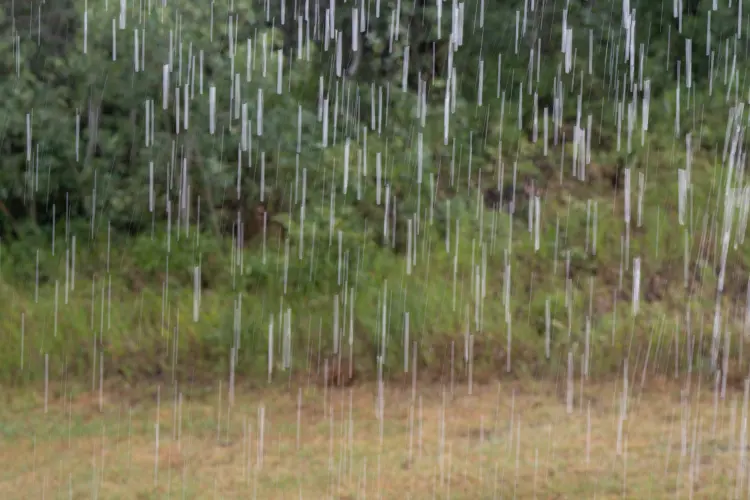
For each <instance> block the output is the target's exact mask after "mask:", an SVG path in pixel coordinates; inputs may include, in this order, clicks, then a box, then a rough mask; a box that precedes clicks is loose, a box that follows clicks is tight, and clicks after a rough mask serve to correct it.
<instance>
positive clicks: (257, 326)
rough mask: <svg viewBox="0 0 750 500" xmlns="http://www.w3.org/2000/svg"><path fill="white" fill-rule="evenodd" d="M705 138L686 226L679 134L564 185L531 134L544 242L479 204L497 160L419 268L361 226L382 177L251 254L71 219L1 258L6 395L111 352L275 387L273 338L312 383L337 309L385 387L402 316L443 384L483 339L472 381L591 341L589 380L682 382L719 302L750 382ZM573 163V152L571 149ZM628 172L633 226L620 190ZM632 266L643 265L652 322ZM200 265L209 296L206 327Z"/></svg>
mask: <svg viewBox="0 0 750 500" xmlns="http://www.w3.org/2000/svg"><path fill="white" fill-rule="evenodd" d="M686 112H688V111H686ZM712 119H713V118H712ZM657 125H658V124H657ZM657 125H654V127H655V128H658V127H657ZM714 128H717V127H714ZM655 133H656V132H655ZM655 137H656V136H655ZM667 137H668V136H667ZM704 140H705V142H703V143H702V144H703V145H702V146H701V148H698V149H697V150H696V152H695V154H694V158H693V161H692V176H693V188H692V189H693V191H692V192H693V195H692V198H690V200H692V201H691V202H690V204H689V206H688V209H689V210H688V211H687V214H688V216H687V218H686V224H685V225H680V224H679V223H678V216H677V207H676V192H673V191H675V190H676V187H675V184H676V183H675V173H674V170H673V165H674V164H675V162H679V161H681V160H680V158H679V156H680V155H679V154H671V151H672V150H673V149H674V148H676V146H675V145H674V144H673V145H671V146H670V145H669V144H668V142H669V140H668V139H667V140H662V141H659V140H657V139H654V140H653V141H652V142H647V144H646V146H645V147H644V148H643V149H642V150H640V149H639V150H637V151H635V152H634V153H632V154H631V155H630V156H627V157H626V155H622V154H619V153H616V152H606V151H605V150H604V149H601V150H598V151H595V152H594V153H593V154H592V164H591V166H590V167H589V169H588V170H589V175H588V177H587V180H586V181H585V182H581V181H579V180H577V179H573V178H572V177H571V175H570V173H568V172H567V167H565V169H564V170H563V171H562V172H557V171H555V170H557V169H558V167H550V165H552V164H553V163H557V162H558V160H557V159H555V157H558V158H562V157H561V156H560V155H561V154H562V151H561V149H560V148H559V147H557V148H551V152H550V154H549V162H547V160H546V159H545V157H544V156H543V154H542V152H541V145H540V144H533V143H531V142H528V141H527V140H526V139H524V138H519V139H518V143H517V146H518V151H519V162H518V169H519V172H522V173H524V172H525V173H526V174H529V175H534V176H535V177H536V178H537V180H538V181H539V182H540V183H541V184H542V185H544V187H545V194H544V196H543V197H542V200H541V222H540V238H539V245H538V247H537V246H536V245H535V241H534V233H533V232H529V231H528V229H527V221H526V212H523V213H519V214H518V216H517V217H510V216H509V215H508V214H507V213H505V212H494V211H491V210H486V209H485V208H484V206H483V204H482V203H481V197H480V196H479V195H480V191H479V190H480V188H484V187H486V186H487V185H493V184H494V183H495V180H493V179H495V177H496V175H497V174H496V172H495V171H494V168H495V167H494V166H492V164H488V165H485V166H483V167H482V169H483V170H484V171H485V174H486V175H485V174H483V176H481V178H482V179H483V181H482V183H481V184H479V183H478V179H479V177H480V176H478V175H475V176H474V177H475V178H476V179H477V182H475V183H474V184H473V185H472V186H471V190H470V191H468V192H466V193H465V192H464V190H463V189H460V188H459V186H458V181H456V185H454V186H450V185H446V186H444V187H440V186H441V182H442V181H439V180H438V182H437V186H438V188H437V193H436V196H435V204H434V207H435V210H434V214H433V216H432V217H430V216H429V214H428V211H427V208H428V207H423V208H422V210H423V212H424V213H422V214H421V215H420V216H419V218H420V220H421V221H422V222H421V223H422V226H423V227H421V229H420V232H419V233H418V234H415V237H414V243H413V245H412V252H413V255H412V265H411V269H409V266H407V262H406V261H407V258H406V256H405V254H404V252H405V251H406V248H402V249H401V250H400V251H393V250H392V249H391V248H388V247H385V248H384V247H383V246H382V245H381V244H379V243H378V241H381V240H382V236H379V235H380V234H381V233H382V220H381V219H380V217H381V216H382V214H381V215H380V216H378V215H377V212H374V215H373V214H370V215H369V216H368V215H366V214H365V213H360V208H361V207H362V206H363V205H367V204H370V205H371V206H372V207H375V208H378V207H376V205H375V204H374V203H373V200H371V199H370V197H373V198H374V193H373V191H374V189H373V185H372V184H373V183H374V180H373V179H370V178H365V179H364V180H363V183H364V185H365V188H366V189H364V192H365V195H364V198H365V200H366V203H365V202H363V203H361V204H357V203H356V202H355V200H354V199H353V196H354V194H352V193H351V191H350V194H349V195H348V196H349V198H351V199H346V196H344V195H343V194H342V193H339V194H337V196H341V197H343V198H344V201H343V202H340V203H338V204H337V206H339V207H341V206H343V208H335V209H334V210H335V211H334V218H333V219H331V217H330V214H329V212H328V209H326V204H325V203H324V204H322V205H321V206H320V207H318V209H319V210H317V209H316V210H317V211H318V212H320V213H319V214H318V218H315V217H313V216H312V215H311V216H309V217H308V218H307V219H306V220H307V222H306V223H305V225H304V226H302V227H300V225H299V224H298V222H299V221H296V222H295V220H296V219H295V217H297V216H293V217H292V218H291V219H289V218H288V217H287V218H286V219H285V222H284V225H285V226H286V228H287V232H286V235H285V236H283V237H282V236H281V234H278V233H270V232H269V233H268V235H267V237H265V238H264V237H263V236H262V235H256V236H255V238H254V239H252V240H250V241H248V242H246V244H245V247H244V248H243V250H242V252H237V251H236V247H235V248H234V249H233V248H232V244H231V242H230V241H229V239H228V238H226V239H222V238H217V237H216V236H215V235H212V234H209V233H206V232H202V233H200V234H198V233H197V232H196V228H195V225H194V224H193V226H192V227H191V230H190V232H189V233H185V232H184V231H182V232H180V231H178V230H177V228H176V225H175V226H173V227H172V229H171V234H168V231H167V228H166V227H163V226H158V225H157V226H155V227H154V230H153V231H152V232H151V233H150V234H149V233H145V234H140V235H136V236H128V235H124V234H121V233H119V232H115V231H113V232H112V233H109V232H108V228H107V226H106V223H104V222H101V220H103V217H101V218H100V223H99V224H100V225H99V226H97V227H96V228H95V231H94V237H93V238H91V236H90V235H91V229H90V227H89V226H88V224H86V223H80V224H78V225H76V223H75V221H74V222H72V223H71V227H67V225H66V224H65V223H64V221H60V223H59V224H58V226H57V232H56V237H55V238H56V239H55V241H56V244H55V245H56V252H55V253H54V255H53V253H52V237H51V235H50V234H46V235H42V236H38V235H37V236H36V237H29V238H25V239H23V240H20V241H11V242H3V243H2V244H0V318H1V319H0V323H1V324H2V328H0V332H1V333H0V335H1V336H2V342H3V345H4V346H5V347H6V349H4V350H3V354H2V355H0V356H2V361H3V362H2V363H0V366H1V367H2V368H0V380H1V381H2V382H3V383H4V384H11V385H16V384H20V383H24V382H27V381H32V380H36V381H39V380H41V379H42V378H43V374H44V366H45V365H44V363H45V361H44V359H45V356H48V358H49V361H48V363H49V369H50V370H53V371H58V372H62V371H67V372H70V373H72V374H75V375H78V376H95V375H94V374H93V372H94V371H96V370H97V369H96V363H99V362H100V361H101V360H99V359H96V358H97V357H99V356H102V355H103V356H104V358H103V361H104V367H105V368H104V370H105V374H106V375H107V376H109V375H119V376H122V377H124V378H126V379H129V380H136V379H138V378H139V377H144V376H155V375H158V374H160V373H164V372H167V371H170V370H173V369H174V370H175V371H176V372H177V373H178V374H180V375H182V376H187V375H190V373H191V371H198V372H200V373H204V374H205V375H206V377H207V378H210V379H213V378H215V376H216V375H217V374H224V373H226V372H227V371H228V370H229V365H230V363H229V357H230V354H229V353H230V349H231V348H232V346H233V345H234V344H235V339H239V342H240V344H241V345H242V347H241V348H240V349H239V350H238V352H237V356H238V358H237V363H236V368H237V370H238V373H240V374H246V375H257V376H261V375H263V374H264V373H265V372H266V371H267V366H268V331H269V327H270V326H271V325H273V331H274V338H275V341H274V345H273V347H274V352H275V353H274V358H275V360H276V361H280V360H281V359H282V347H283V345H284V342H285V340H284V334H285V333H288V334H289V337H290V346H291V358H292V359H291V364H292V365H295V367H296V368H297V369H299V368H300V367H301V366H304V365H305V364H306V362H307V361H306V360H307V359H308V358H309V357H310V356H311V355H312V354H313V353H315V355H316V356H320V355H321V353H322V355H323V356H326V355H328V354H329V353H330V352H331V351H332V347H333V343H334V340H333V337H334V333H333V330H334V324H335V323H336V320H335V314H334V313H335V311H336V307H337V305H336V303H337V302H338V311H339V318H338V320H339V322H338V326H339V329H340V330H339V332H338V335H339V337H340V339H339V341H340V342H341V343H342V345H346V343H347V342H348V339H349V336H350V335H351V337H352V342H353V350H352V355H354V356H356V358H357V360H356V363H357V365H358V367H359V369H360V370H361V371H362V372H363V373H366V374H368V375H369V376H374V374H375V373H377V370H378V368H377V356H378V355H379V354H381V353H384V352H385V354H386V355H385V357H384V360H383V361H384V372H385V374H386V375H387V376H390V375H391V374H394V375H398V373H400V372H401V371H403V369H402V368H400V367H401V366H402V365H403V362H402V360H403V358H404V351H405V349H407V347H406V346H405V344H404V343H405V338H406V327H405V325H406V314H407V313H408V315H409V325H410V332H409V333H410V334H409V339H410V344H411V343H412V342H416V343H417V344H416V349H417V358H416V361H417V363H418V364H419V366H420V367H422V368H423V369H429V370H434V371H436V372H440V371H441V370H444V367H445V363H446V362H448V361H449V359H450V352H451V350H453V351H454V352H455V353H458V354H456V355H458V356H459V357H461V353H462V352H463V351H464V344H465V343H466V341H467V338H468V337H467V333H468V334H471V335H473V336H474V342H475V349H474V360H473V367H472V369H473V370H475V375H476V376H480V377H481V376H482V374H483V373H484V374H485V375H487V374H492V373H496V372H497V371H499V370H505V369H507V362H508V359H510V365H511V371H512V372H514V373H515V374H518V375H520V376H523V375H535V376H542V375H550V374H554V373H556V372H557V371H558V370H559V369H560V367H561V366H563V367H564V366H565V365H566V363H567V361H566V359H567V356H568V353H569V352H573V354H574V356H575V357H576V358H578V357H579V356H580V355H581V354H582V353H584V351H585V345H586V343H587V334H586V331H587V329H588V331H589V334H588V343H589V346H590V347H589V348H590V359H589V370H590V374H608V373H613V372H619V371H620V370H621V367H622V360H623V359H624V358H626V357H631V358H634V359H636V363H638V362H641V363H642V362H643V361H644V360H645V359H646V352H648V351H649V348H650V347H649V346H651V348H652V349H654V351H653V352H650V354H649V357H650V359H651V360H652V361H654V360H655V358H654V356H659V355H663V356H671V358H670V360H671V361H670V362H673V363H674V362H675V361H674V357H675V356H677V358H678V359H677V361H676V362H677V364H678V366H681V367H683V368H684V367H686V366H687V365H688V364H689V363H692V364H693V365H694V366H697V365H698V364H701V366H704V367H705V366H708V364H707V363H706V361H707V359H708V358H711V357H712V356H713V357H715V356H717V355H719V354H720V351H721V349H718V350H717V349H715V348H716V347H717V344H714V343H713V342H714V340H713V339H712V335H713V334H714V327H713V325H714V313H715V311H716V307H717V304H718V305H720V306H721V311H720V312H721V315H720V317H721V321H722V322H723V323H724V324H725V326H726V328H725V330H726V331H728V332H729V336H730V340H729V343H728V346H729V349H730V352H731V355H730V357H729V361H730V363H729V366H730V367H731V368H732V369H733V372H734V374H735V375H736V374H742V373H746V372H747V370H748V369H749V367H750V365H748V362H747V357H746V356H744V357H743V356H742V351H743V350H744V349H745V347H746V335H745V334H744V333H743V332H745V331H746V326H747V325H746V318H745V314H744V305H743V304H744V301H745V296H746V286H747V281H746V279H747V278H746V276H747V271H748V269H750V254H748V252H747V250H746V249H745V247H744V246H743V244H742V243H741V242H739V241H738V245H737V247H736V248H735V246H734V244H730V246H729V252H728V255H727V259H726V269H727V274H726V278H725V290H724V292H723V293H722V294H720V295H717V293H716V287H717V283H718V271H717V270H718V269H719V267H720V257H721V246H720V236H721V234H720V225H721V223H722V221H721V215H720V214H721V210H717V209H716V207H717V206H718V207H719V209H721V207H722V203H717V201H716V200H717V199H719V200H723V189H722V188H721V186H724V185H725V179H724V178H723V176H725V175H726V174H725V168H723V167H722V166H721V165H720V163H719V162H716V161H715V154H716V153H715V149H713V148H708V146H707V144H709V140H710V137H707V138H706V139H704ZM564 154H565V158H571V157H572V152H571V147H570V145H568V146H567V147H566V152H565V153H564ZM623 158H625V160H624V159H623ZM623 162H625V163H623ZM566 163H567V161H566ZM510 164H511V162H510V161H509V160H508V159H505V169H506V171H505V181H506V182H511V178H512V177H511V175H510V170H511V166H510ZM618 165H620V166H618ZM627 165H631V167H632V170H631V179H632V183H631V193H632V194H631V207H632V209H631V212H632V217H631V220H632V222H631V224H630V225H629V226H628V225H627V224H626V223H625V220H624V187H623V186H622V185H623V182H624V181H622V178H623V177H624V174H623V170H622V169H623V168H624V166H627ZM446 168H447V167H446ZM618 172H619V173H618ZM640 174H643V175H644V177H643V178H644V180H645V182H644V196H643V201H642V203H639V201H638V195H637V192H638V182H639V181H638V176H639V175H640ZM440 175H445V172H442V174H441V172H440V171H439V172H438V178H439V177H440ZM373 176H374V174H373V175H371V176H370V177H373ZM613 176H617V177H618V178H619V179H620V186H619V187H617V188H616V189H613V188H612V186H611V185H610V184H608V183H609V180H608V179H609V178H611V177H613ZM560 179H562V181H561V180H560ZM519 184H520V181H519ZM348 202H351V203H352V204H351V205H347V204H346V203H348ZM449 203H450V208H449ZM363 209H364V208H363ZM379 210H381V212H382V207H380V208H379ZM312 213H317V212H314V211H313V212H312ZM594 214H596V216H594ZM639 214H640V217H639ZM407 215H408V214H404V213H403V212H402V215H401V217H402V218H400V219H399V220H398V224H397V228H398V230H399V231H404V232H405V230H406V227H407V220H406V216H407ZM594 218H596V221H597V223H596V227H594V222H593V221H594ZM740 219H741V217H739V216H736V217H734V222H733V224H734V226H733V230H732V234H733V238H734V235H735V234H737V233H742V231H741V229H742V228H738V227H737V226H738V224H739V222H738V221H739V220H740ZM331 220H333V225H331V222H330V221H331ZM414 220H416V219H414ZM639 220H640V224H639V223H638V221H639ZM415 226H416V225H415V224H413V225H412V227H415ZM75 234H77V235H78V238H77V247H76V254H77V255H76V269H75V275H76V278H75V282H76V285H75V289H70V290H68V292H67V293H66V292H65V289H66V285H65V284H66V279H68V278H66V273H67V274H69V275H70V278H69V280H70V282H71V283H72V281H73V278H72V275H73V271H72V260H70V259H69V260H68V262H69V264H68V265H67V270H66V250H67V251H68V255H70V254H72V235H75ZM300 234H303V236H302V240H301V239H300ZM398 234H399V238H402V237H404V234H403V233H398ZM339 237H340V238H341V246H340V247H339ZM446 241H447V243H446ZM626 241H627V244H626ZM686 242H687V243H688V246H687V248H686V246H685V243H686ZM399 244H403V246H404V247H405V246H407V245H406V244H404V242H403V241H401V242H400V243H399ZM37 255H38V259H39V264H38V266H37V264H36V256H37ZM239 255H242V257H241V258H240V257H238V256H239ZM636 257H639V258H640V259H641V285H640V288H639V290H638V291H636V292H635V293H637V294H638V296H639V308H638V311H637V313H635V308H634V306H633V302H634V301H635V298H634V295H633V294H634V290H633V280H634V272H633V268H634V260H635V258H636ZM506 264H507V267H506ZM196 267H198V268H200V279H201V287H200V307H199V311H200V312H199V315H198V320H197V321H194V318H193V307H194V306H193V300H194V295H195V289H194V287H193V281H194V272H195V271H194V270H195V268H196ZM507 281H509V282H510V283H506V282H507ZM37 282H38V283H39V285H38V286H37V285H36V283H37ZM477 284H479V285H480V287H481V288H482V292H483V293H482V294H481V296H478V295H477V293H476V292H477ZM506 285H507V288H506ZM66 295H67V303H65V299H64V297H65V296H66ZM717 297H718V298H717ZM688 305H689V307H688ZM547 308H549V319H547V313H546V310H547ZM384 309H385V316H384V315H383V310H384ZM384 317H385V322H384V321H383V318H384ZM287 320H290V322H289V326H288V328H287V325H286V322H287ZM587 323H588V326H587ZM509 331H510V333H509ZM548 332H549V337H550V358H549V359H547V357H546V355H545V351H546V349H545V342H546V339H545V337H546V335H547V333H548ZM675 332H680V335H679V337H681V338H682V337H684V338H685V339H687V340H689V342H688V341H682V342H678V343H677V346H678V349H677V351H674V350H670V349H666V348H665V349H657V345H661V344H662V343H663V344H664V345H667V341H668V340H669V338H670V337H674V335H675ZM509 337H510V344H509V342H508V339H509ZM94 339H97V341H96V342H97V346H96V351H95V345H94ZM384 339H385V341H384ZM673 340H674V339H672V341H673ZM672 341H670V342H672ZM22 344H23V345H22ZM688 345H689V346H690V348H689V349H688V348H687V347H688ZM408 349H409V351H410V352H412V351H413V349H414V345H409V346H408ZM22 350H23V355H22V354H21V352H22ZM509 351H510V353H509ZM345 354H347V355H348V353H345ZM410 356H411V354H410ZM660 361H665V360H660ZM22 363H23V366H22ZM274 363H276V362H274ZM173 364H174V365H175V366H174V367H173V366H172V365H173Z"/></svg>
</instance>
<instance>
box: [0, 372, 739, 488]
mask: <svg viewBox="0 0 750 500" xmlns="http://www.w3.org/2000/svg"><path fill="white" fill-rule="evenodd" d="M638 379H640V376H637V377H636V379H633V380H630V381H629V383H628V389H627V394H628V396H627V398H626V399H623V397H622V394H623V380H622V379H617V380H615V379H612V380H610V381H606V382H602V381H599V382H594V381H590V380H589V381H587V380H580V379H577V380H574V381H573V384H572V387H573V400H572V406H569V405H568V397H567V391H568V386H569V384H568V381H566V380H561V381H559V382H558V383H554V382H550V381H548V382H519V381H512V382H511V381H507V382H506V381H503V380H500V381H496V382H494V383H490V384H482V385H474V386H472V387H471V388H469V386H468V385H467V384H466V383H463V382H462V383H461V384H460V385H454V386H453V387H452V388H451V387H450V386H449V385H447V386H438V385H435V384H432V385H430V384H426V383H425V384H423V383H417V384H416V385H415V386H410V385H408V384H406V385H401V386H399V385H389V386H384V387H383V390H382V408H383V410H384V418H383V419H382V420H381V419H379V418H378V407H379V405H378V401H379V400H380V397H379V391H378V387H377V385H376V384H363V385H358V386H353V387H349V388H326V387H319V386H317V385H314V384H312V385H308V384H307V383H306V382H304V381H302V382H295V381H291V382H290V383H289V384H288V385H286V386H284V387H279V386H277V385H274V386H272V387H270V388H258V387H257V386H255V387H253V386H250V385H248V384H247V383H245V382H239V381H238V382H237V385H236V387H235V389H234V396H233V401H230V394H229V391H228V390H227V384H226V383H223V384H222V387H221V388H219V386H218V384H217V386H216V387H213V388H207V387H202V388H201V389H200V390H199V389H196V388H185V392H183V393H182V399H181V404H180V397H179V395H178V396H177V397H175V392H174V391H173V390H172V389H171V387H170V386H167V387H168V388H167V389H164V388H157V387H155V386H154V387H152V388H150V389H149V390H134V389H129V390H124V389H122V388H115V387H106V385H105V389H104V390H103V391H102V392H101V394H100V393H99V391H96V392H94V393H91V392H85V391H80V390H73V389H71V388H70V387H65V385H64V384H62V385H55V386H53V385H50V386H49V387H48V389H47V392H46V394H47V396H46V403H45V393H44V391H39V392H35V393H30V392H29V391H23V392H21V391H19V392H17V393H8V395H7V396H6V397H7V399H6V404H5V405H3V409H2V410H0V411H1V412H2V413H0V439H2V443H3V444H2V446H3V453H1V454H0V471H1V472H0V497H2V498H7V499H12V498H32V497H36V498H170V497H173V498H368V497H369V498H414V499H417V498H456V499H461V498H466V499H469V498H666V497H677V498H680V497H682V498H720V497H726V496H727V495H728V494H730V493H732V492H735V493H736V494H739V495H742V494H744V492H745V491H748V490H750V487H749V485H748V484H747V483H748V479H750V475H748V474H747V465H748V464H747V458H746V447H745V445H746V443H747V424H746V418H745V417H746V415H747V400H746V399H745V400H743V393H742V391H741V390H738V389H737V388H732V387H730V388H728V390H727V392H726V394H725V397H723V398H722V397H721V396H722V395H721V394H720V390H719V392H715V391H714V387H715V386H714V384H711V383H706V382H705V381H704V382H701V381H699V380H698V379H697V378H695V377H694V378H693V380H692V381H691V384H690V386H689V387H688V385H687V383H686V382H680V383H676V382H674V381H667V380H663V379H658V380H657V379H655V380H651V381H647V383H646V384H645V386H641V384H640V382H639V380H638ZM623 404H625V405H626V408H623ZM100 405H101V406H100ZM45 406H46V411H45ZM623 416H624V417H625V418H623ZM741 464H744V467H742V466H741Z"/></svg>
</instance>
